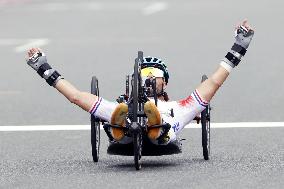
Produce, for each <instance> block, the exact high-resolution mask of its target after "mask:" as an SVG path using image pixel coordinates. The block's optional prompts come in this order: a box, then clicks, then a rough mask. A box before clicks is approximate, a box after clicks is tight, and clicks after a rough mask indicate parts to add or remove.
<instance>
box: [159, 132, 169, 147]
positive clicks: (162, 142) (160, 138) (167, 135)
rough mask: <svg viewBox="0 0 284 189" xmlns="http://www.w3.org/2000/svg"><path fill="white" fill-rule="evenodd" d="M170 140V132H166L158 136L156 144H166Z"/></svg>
mask: <svg viewBox="0 0 284 189" xmlns="http://www.w3.org/2000/svg"><path fill="white" fill-rule="evenodd" d="M169 140H170V133H169V132H167V133H166V134H165V135H164V136H163V137H159V138H158V144H159V145H166V144H168V143H169Z"/></svg>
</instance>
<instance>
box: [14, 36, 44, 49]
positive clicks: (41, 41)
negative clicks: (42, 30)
mask: <svg viewBox="0 0 284 189" xmlns="http://www.w3.org/2000/svg"><path fill="white" fill-rule="evenodd" d="M48 43H49V40H48V39H44V38H43V39H31V40H29V42H28V43H26V44H24V45H19V46H17V47H16V48H15V49H14V50H15V51H16V52H24V51H26V50H28V49H29V48H32V47H42V46H45V45H47V44H48Z"/></svg>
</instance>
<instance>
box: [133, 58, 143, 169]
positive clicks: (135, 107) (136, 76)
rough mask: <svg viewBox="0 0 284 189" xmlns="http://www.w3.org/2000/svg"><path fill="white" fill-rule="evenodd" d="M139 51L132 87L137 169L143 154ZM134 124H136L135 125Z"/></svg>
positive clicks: (134, 145) (134, 148)
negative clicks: (140, 117)
mask: <svg viewBox="0 0 284 189" xmlns="http://www.w3.org/2000/svg"><path fill="white" fill-rule="evenodd" d="M139 60H140V59H139V53H138V58H137V59H136V60H135V64H134V73H133V88H132V98H133V104H132V113H133V117H132V126H133V151H134V154H133V155H134V164H135V168H136V170H140V169H141V161H140V160H141V154H142V136H141V131H140V128H139V127H140V125H139V123H138V115H137V113H138V103H139V101H138V98H139V70H138V69H139ZM133 124H134V125H133Z"/></svg>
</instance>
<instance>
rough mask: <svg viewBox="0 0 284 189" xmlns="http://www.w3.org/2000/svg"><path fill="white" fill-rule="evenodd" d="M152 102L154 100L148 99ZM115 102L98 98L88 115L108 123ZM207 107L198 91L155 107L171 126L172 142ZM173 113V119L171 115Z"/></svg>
mask: <svg viewBox="0 0 284 189" xmlns="http://www.w3.org/2000/svg"><path fill="white" fill-rule="evenodd" d="M150 100H151V101H153V102H154V99H150ZM117 104H118V103H117V102H109V101H107V100H105V99H103V98H101V97H100V98H98V100H97V101H96V102H94V105H93V106H92V108H91V109H90V111H89V112H90V113H91V114H93V115H95V116H96V117H99V118H101V119H103V120H105V121H108V122H110V119H111V114H112V112H113V111H114V109H115V107H116V105H117ZM207 105H208V102H206V101H205V100H203V99H202V98H201V97H200V95H199V93H198V91H197V90H195V91H194V92H193V93H191V95H190V96H188V97H187V98H185V99H182V100H179V101H168V102H166V101H162V100H158V102H157V107H158V110H159V112H160V114H161V116H162V119H163V121H164V122H166V123H169V124H170V125H171V130H170V138H171V140H170V141H172V140H174V139H175V138H176V135H177V134H179V133H180V131H181V130H182V129H183V128H184V127H185V126H186V125H187V124H188V123H190V122H191V121H192V120H193V119H194V118H195V117H196V116H197V115H199V114H200V112H201V111H202V110H204V109H205V107H206V106H207ZM171 111H173V117H172V115H171Z"/></svg>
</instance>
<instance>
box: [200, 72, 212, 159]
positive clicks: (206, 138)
mask: <svg viewBox="0 0 284 189" xmlns="http://www.w3.org/2000/svg"><path fill="white" fill-rule="evenodd" d="M206 79H207V76H206V75H203V76H202V82H203V81H205V80H206ZM201 128H202V148H203V157H204V159H205V160H209V156H210V104H208V105H207V106H206V108H205V109H204V110H203V111H202V112H201Z"/></svg>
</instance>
